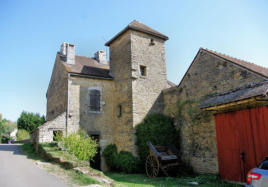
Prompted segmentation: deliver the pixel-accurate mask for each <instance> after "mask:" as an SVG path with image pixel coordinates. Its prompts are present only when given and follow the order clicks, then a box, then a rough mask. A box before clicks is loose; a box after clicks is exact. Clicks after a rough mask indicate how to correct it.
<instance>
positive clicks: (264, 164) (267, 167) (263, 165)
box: [259, 160, 268, 170]
mask: <svg viewBox="0 0 268 187" xmlns="http://www.w3.org/2000/svg"><path fill="white" fill-rule="evenodd" d="M259 168H260V169H264V170H268V160H264V161H262V163H261V164H260V165H259Z"/></svg>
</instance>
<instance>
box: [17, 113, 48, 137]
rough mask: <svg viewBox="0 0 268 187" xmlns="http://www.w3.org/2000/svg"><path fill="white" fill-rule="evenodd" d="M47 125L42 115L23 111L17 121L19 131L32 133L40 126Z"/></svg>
mask: <svg viewBox="0 0 268 187" xmlns="http://www.w3.org/2000/svg"><path fill="white" fill-rule="evenodd" d="M44 123H45V117H44V116H40V114H38V113H36V114H34V113H30V112H25V111H23V112H22V113H21V115H20V117H19V119H18V121H17V124H18V128H19V129H25V130H26V131H28V132H32V131H33V130H35V129H36V128H37V127H38V126H40V125H43V124H44Z"/></svg>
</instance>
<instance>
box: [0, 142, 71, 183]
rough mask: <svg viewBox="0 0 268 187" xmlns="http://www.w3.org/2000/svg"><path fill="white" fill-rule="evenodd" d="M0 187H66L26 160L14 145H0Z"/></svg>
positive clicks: (17, 146)
mask: <svg viewBox="0 0 268 187" xmlns="http://www.w3.org/2000/svg"><path fill="white" fill-rule="evenodd" d="M0 186H1V187H2V186H3V187H67V185H66V184H64V183H63V182H62V181H60V180H59V179H58V178H56V177H55V176H52V175H51V174H49V173H47V172H46V171H45V170H42V169H40V168H38V167H37V166H36V165H35V164H34V162H33V161H32V160H30V159H27V157H26V156H25V155H23V154H22V153H21V151H20V148H19V145H16V144H12V145H8V144H0Z"/></svg>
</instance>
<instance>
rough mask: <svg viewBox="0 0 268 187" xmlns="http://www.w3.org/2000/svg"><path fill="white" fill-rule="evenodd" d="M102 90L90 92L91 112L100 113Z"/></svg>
mask: <svg viewBox="0 0 268 187" xmlns="http://www.w3.org/2000/svg"><path fill="white" fill-rule="evenodd" d="M100 97H101V94H100V90H90V93H89V98H90V104H89V105H90V110H91V111H100Z"/></svg>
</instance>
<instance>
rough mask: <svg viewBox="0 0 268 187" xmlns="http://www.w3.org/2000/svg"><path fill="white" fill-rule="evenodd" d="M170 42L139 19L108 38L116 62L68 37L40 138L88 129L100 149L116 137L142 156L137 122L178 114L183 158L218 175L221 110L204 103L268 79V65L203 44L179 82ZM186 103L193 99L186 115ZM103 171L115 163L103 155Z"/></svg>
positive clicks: (49, 93)
mask: <svg viewBox="0 0 268 187" xmlns="http://www.w3.org/2000/svg"><path fill="white" fill-rule="evenodd" d="M166 40H168V37H167V36H165V35H163V34H161V33H159V32H158V31H155V30H153V29H151V28H149V27H148V26H146V25H144V24H142V23H139V22H137V21H133V22H131V23H130V24H129V25H127V27H126V28H125V29H123V30H122V31H121V32H119V33H118V34H117V35H116V36H114V37H113V38H112V39H111V40H110V41H108V42H107V43H106V44H105V45H106V46H109V50H110V53H109V54H110V56H109V60H107V59H106V54H105V52H104V51H102V50H100V51H97V52H96V53H95V54H94V57H92V58H89V57H84V56H78V55H76V54H75V46H74V45H72V44H68V43H65V42H64V43H63V44H62V46H61V49H60V51H59V52H58V53H57V54H56V59H55V64H54V68H53V73H52V76H51V80H50V83H49V87H48V90H47V93H46V96H47V115H46V119H47V122H46V123H45V124H44V125H42V126H40V127H39V128H38V129H37V130H36V131H35V133H34V135H33V138H34V141H36V142H51V141H53V137H54V135H55V134H56V133H57V132H59V131H60V132H62V133H63V134H64V135H66V134H69V133H72V132H76V131H77V130H78V129H79V128H83V129H84V130H85V131H86V132H87V133H88V134H89V135H90V136H92V137H94V138H95V139H96V140H97V141H98V142H99V144H100V152H102V150H103V149H104V148H105V146H107V145H109V144H111V143H115V144H116V145H117V147H118V149H119V151H120V150H126V151H130V152H132V153H133V154H134V155H136V154H137V148H136V147H135V139H136V137H135V127H136V125H137V124H138V123H140V122H141V121H142V120H143V119H144V117H145V116H146V115H148V114H149V113H163V114H166V115H170V116H172V117H174V118H175V119H176V120H175V125H176V127H177V128H178V129H180V135H181V150H180V151H181V153H182V158H183V160H184V161H185V162H187V163H189V164H190V165H191V166H192V167H193V168H194V170H195V171H196V172H199V173H217V172H218V165H217V163H218V162H217V146H216V143H217V142H216V132H215V124H214V120H213V116H212V114H210V113H209V114H208V113H206V112H202V111H201V110H200V107H199V105H200V103H201V102H202V101H203V100H204V99H205V98H207V97H208V96H209V95H213V94H217V93H222V92H225V91H228V90H230V89H233V88H236V87H239V86H243V85H246V84H248V83H256V82H260V81H263V80H267V78H268V73H267V72H268V71H267V69H265V68H262V67H259V66H256V65H254V64H250V63H247V62H245V61H242V60H238V59H234V58H231V57H229V56H226V55H223V54H220V53H216V52H214V51H209V50H206V49H202V48H201V49H200V50H199V51H198V53H197V55H196V57H195V59H194V60H193V63H192V64H191V66H190V67H189V69H188V71H187V72H186V74H185V76H184V77H183V79H182V81H181V82H180V84H179V85H178V86H176V85H174V84H172V83H171V82H169V81H168V80H167V73H166V58H165V41H166ZM266 73H267V74H266ZM178 102H180V103H183V102H187V103H191V104H189V105H185V107H186V108H184V109H183V110H182V111H181V112H179V113H178V111H177V108H176V105H177V104H178ZM189 107H191V108H190V109H191V110H189ZM189 111H191V112H189ZM160 136H161V135H160ZM101 169H102V170H107V169H108V168H107V167H106V165H105V162H104V160H103V159H101Z"/></svg>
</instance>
